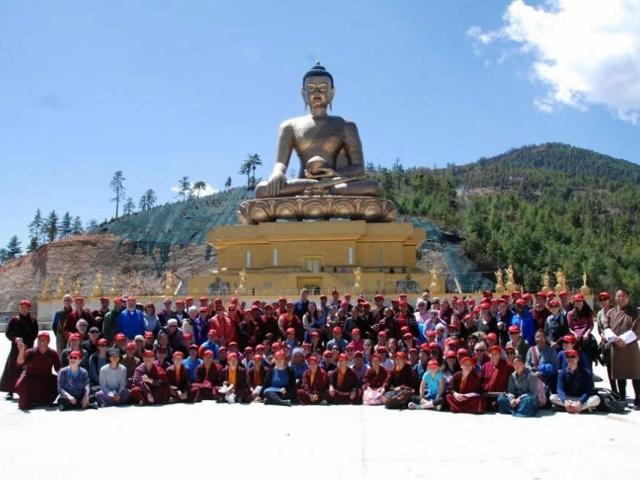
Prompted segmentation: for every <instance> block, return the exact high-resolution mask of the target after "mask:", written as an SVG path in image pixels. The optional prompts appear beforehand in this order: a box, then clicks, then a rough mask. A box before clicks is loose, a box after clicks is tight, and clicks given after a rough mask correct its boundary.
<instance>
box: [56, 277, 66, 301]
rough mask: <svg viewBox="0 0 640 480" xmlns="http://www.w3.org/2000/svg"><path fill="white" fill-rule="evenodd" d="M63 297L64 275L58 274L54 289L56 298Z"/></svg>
mask: <svg viewBox="0 0 640 480" xmlns="http://www.w3.org/2000/svg"><path fill="white" fill-rule="evenodd" d="M62 297H64V277H63V276H62V275H60V276H59V277H58V289H57V290H56V298H58V299H60V298H62Z"/></svg>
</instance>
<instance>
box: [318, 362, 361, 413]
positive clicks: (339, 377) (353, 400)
mask: <svg viewBox="0 0 640 480" xmlns="http://www.w3.org/2000/svg"><path fill="white" fill-rule="evenodd" d="M348 362H349V357H348V355H347V354H345V353H341V354H340V355H338V368H336V369H335V370H334V371H333V372H331V374H330V375H329V395H328V396H327V402H328V403H331V404H334V405H359V404H360V403H362V393H361V392H360V389H359V388H358V387H359V382H358V377H357V376H356V374H355V372H354V371H353V370H351V369H350V368H349V367H348V365H347V364H348Z"/></svg>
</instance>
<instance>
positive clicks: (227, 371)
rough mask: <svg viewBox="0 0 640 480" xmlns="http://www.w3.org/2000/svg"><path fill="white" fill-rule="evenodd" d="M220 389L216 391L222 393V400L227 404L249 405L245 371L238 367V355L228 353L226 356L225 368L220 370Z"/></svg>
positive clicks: (249, 395)
mask: <svg viewBox="0 0 640 480" xmlns="http://www.w3.org/2000/svg"><path fill="white" fill-rule="evenodd" d="M220 380H221V381H222V388H221V389H218V391H219V392H220V393H224V396H223V397H222V398H224V400H226V401H227V402H229V403H236V402H240V403H249V402H250V401H251V392H249V386H248V385H247V371H246V370H245V369H244V368H242V367H241V366H239V365H238V354H237V353H236V352H230V353H229V354H228V355H227V366H226V367H224V368H223V369H222V372H221V374H220Z"/></svg>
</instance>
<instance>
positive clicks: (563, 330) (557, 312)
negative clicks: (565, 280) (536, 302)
mask: <svg viewBox="0 0 640 480" xmlns="http://www.w3.org/2000/svg"><path fill="white" fill-rule="evenodd" d="M549 308H550V309H551V315H549V316H548V317H547V320H546V321H545V324H544V332H545V333H546V334H547V339H548V340H549V343H550V344H551V348H554V349H555V350H556V351H558V350H561V349H562V337H564V336H565V335H567V334H568V333H569V324H568V323H567V317H566V315H565V314H564V312H563V311H562V307H561V305H560V302H559V301H558V300H555V299H554V300H551V301H550V302H549Z"/></svg>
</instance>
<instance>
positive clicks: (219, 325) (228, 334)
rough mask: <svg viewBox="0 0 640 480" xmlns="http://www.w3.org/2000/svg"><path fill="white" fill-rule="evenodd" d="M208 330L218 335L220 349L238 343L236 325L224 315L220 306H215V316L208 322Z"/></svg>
mask: <svg viewBox="0 0 640 480" xmlns="http://www.w3.org/2000/svg"><path fill="white" fill-rule="evenodd" d="M209 328H212V329H213V330H215V331H216V332H217V333H218V342H219V343H220V346H221V347H226V346H227V345H228V344H229V343H231V342H237V341H238V333H237V330H236V324H235V323H234V321H233V320H232V319H231V318H230V317H229V316H227V315H226V314H225V312H224V307H223V306H222V305H216V315H215V317H213V318H212V319H211V321H210V322H209Z"/></svg>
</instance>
